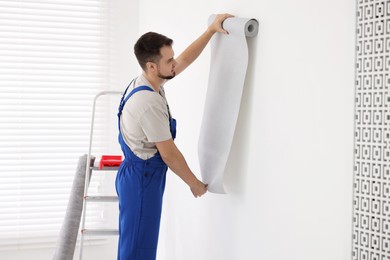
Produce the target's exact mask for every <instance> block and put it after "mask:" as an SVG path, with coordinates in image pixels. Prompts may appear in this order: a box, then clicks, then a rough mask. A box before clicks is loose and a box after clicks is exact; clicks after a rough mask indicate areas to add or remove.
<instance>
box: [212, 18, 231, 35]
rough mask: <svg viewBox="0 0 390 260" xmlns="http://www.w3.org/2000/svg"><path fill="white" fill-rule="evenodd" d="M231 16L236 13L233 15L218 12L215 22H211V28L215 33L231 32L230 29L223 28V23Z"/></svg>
mask: <svg viewBox="0 0 390 260" xmlns="http://www.w3.org/2000/svg"><path fill="white" fill-rule="evenodd" d="M231 17H234V15H231V14H218V15H217V16H216V17H215V19H214V22H213V23H212V24H210V26H209V30H210V31H211V32H213V33H215V32H220V33H225V34H229V32H228V31H226V30H225V29H223V27H222V23H223V21H225V20H226V19H227V18H231Z"/></svg>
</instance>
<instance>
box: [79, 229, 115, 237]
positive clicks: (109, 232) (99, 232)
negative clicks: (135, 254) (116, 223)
mask: <svg viewBox="0 0 390 260" xmlns="http://www.w3.org/2000/svg"><path fill="white" fill-rule="evenodd" d="M81 233H82V234H83V235H85V236H116V235H118V234H119V231H118V229H83V230H81Z"/></svg>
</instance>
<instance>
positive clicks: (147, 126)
mask: <svg viewBox="0 0 390 260" xmlns="http://www.w3.org/2000/svg"><path fill="white" fill-rule="evenodd" d="M144 85H146V86H149V87H151V86H152V85H151V84H150V83H149V81H148V80H147V79H146V78H145V77H144V76H143V75H140V76H139V77H138V78H136V79H135V80H134V82H133V83H132V84H131V86H130V87H129V89H128V90H127V94H126V95H128V94H129V93H130V92H131V90H132V89H133V88H135V87H138V86H144ZM151 88H152V87H151ZM152 89H153V88H152ZM120 127H121V132H122V136H123V139H124V140H125V142H126V144H127V145H128V146H129V147H130V149H131V151H132V152H133V153H134V154H135V155H136V156H138V157H139V158H141V159H143V160H146V159H149V158H151V157H153V155H154V154H155V153H156V152H157V147H156V144H155V142H161V141H166V140H169V139H171V138H172V135H171V132H170V127H169V111H168V102H167V100H166V97H165V92H164V87H163V86H161V87H160V93H157V92H156V91H148V90H141V91H138V92H137V93H135V94H133V96H131V97H130V98H129V99H128V100H127V102H126V104H125V106H124V107H123V111H122V115H121V117H120Z"/></svg>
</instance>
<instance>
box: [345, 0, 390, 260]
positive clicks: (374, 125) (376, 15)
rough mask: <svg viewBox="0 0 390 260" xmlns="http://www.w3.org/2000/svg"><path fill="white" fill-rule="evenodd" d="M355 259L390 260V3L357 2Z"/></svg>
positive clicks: (367, 0)
mask: <svg viewBox="0 0 390 260" xmlns="http://www.w3.org/2000/svg"><path fill="white" fill-rule="evenodd" d="M356 26H357V28H356V73H355V137H354V183H353V248H352V259H353V260H390V0H382V1H381V0H357V20H356Z"/></svg>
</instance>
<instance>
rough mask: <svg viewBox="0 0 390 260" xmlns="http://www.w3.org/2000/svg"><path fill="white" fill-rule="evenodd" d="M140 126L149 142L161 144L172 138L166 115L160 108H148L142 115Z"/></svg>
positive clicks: (164, 110)
mask: <svg viewBox="0 0 390 260" xmlns="http://www.w3.org/2000/svg"><path fill="white" fill-rule="evenodd" d="M140 125H141V128H142V130H143V131H144V133H145V135H146V138H147V139H148V141H149V142H162V141H166V140H169V139H171V138H172V135H171V132H170V128H169V116H168V113H167V111H166V109H164V108H163V107H161V106H150V107H149V108H148V109H147V110H146V111H145V112H144V113H143V114H142V116H141V118H140Z"/></svg>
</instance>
